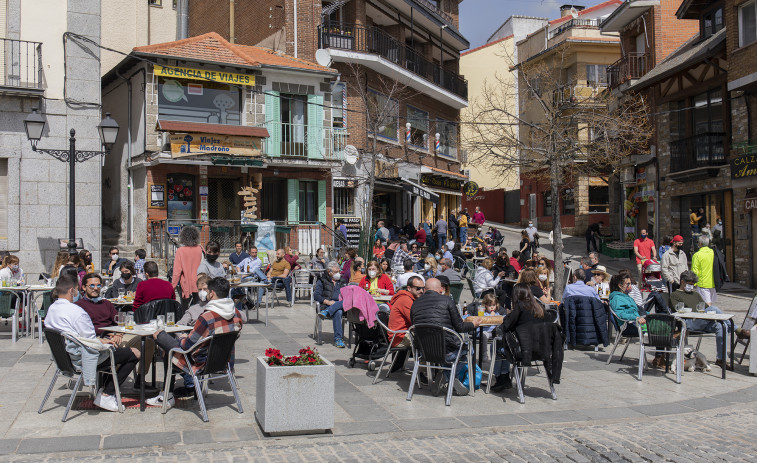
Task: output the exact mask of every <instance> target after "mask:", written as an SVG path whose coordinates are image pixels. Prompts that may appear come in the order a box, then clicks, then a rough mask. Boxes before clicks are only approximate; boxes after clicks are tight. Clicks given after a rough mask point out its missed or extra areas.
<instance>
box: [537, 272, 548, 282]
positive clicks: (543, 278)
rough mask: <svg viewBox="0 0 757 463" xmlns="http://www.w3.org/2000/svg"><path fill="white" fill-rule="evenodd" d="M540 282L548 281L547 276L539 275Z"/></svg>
mask: <svg viewBox="0 0 757 463" xmlns="http://www.w3.org/2000/svg"><path fill="white" fill-rule="evenodd" d="M539 280H541V281H547V275H545V274H543V273H542V274H541V275H539Z"/></svg>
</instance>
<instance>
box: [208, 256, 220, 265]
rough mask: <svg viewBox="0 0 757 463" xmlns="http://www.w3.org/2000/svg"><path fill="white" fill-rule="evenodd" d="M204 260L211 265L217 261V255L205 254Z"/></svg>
mask: <svg viewBox="0 0 757 463" xmlns="http://www.w3.org/2000/svg"><path fill="white" fill-rule="evenodd" d="M205 259H207V261H208V262H210V263H211V264H212V263H213V262H215V261H216V260H217V259H218V254H205Z"/></svg>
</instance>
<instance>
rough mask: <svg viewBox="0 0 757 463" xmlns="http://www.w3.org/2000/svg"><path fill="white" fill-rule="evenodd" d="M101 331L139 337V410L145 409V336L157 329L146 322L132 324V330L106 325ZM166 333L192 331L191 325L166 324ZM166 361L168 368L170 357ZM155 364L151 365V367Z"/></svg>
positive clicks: (150, 334)
mask: <svg viewBox="0 0 757 463" xmlns="http://www.w3.org/2000/svg"><path fill="white" fill-rule="evenodd" d="M101 329H102V331H110V332H113V333H122V334H133V335H136V336H139V337H140V339H141V342H140V344H139V410H140V411H142V412H143V411H145V362H146V361H147V360H148V359H145V338H147V337H148V336H152V335H153V333H155V332H156V331H158V330H157V329H156V328H152V325H151V324H149V323H147V324H144V325H136V324H135V325H134V329H133V330H127V329H126V327H125V326H106V327H105V328H101ZM163 330H164V331H165V332H166V333H180V332H182V331H192V327H191V326H184V325H174V326H166V327H165V328H164V329H163ZM166 362H169V368H171V366H170V362H171V359H168V358H167V359H166ZM154 368H155V366H153V369H154ZM113 380H114V381H117V380H116V378H113Z"/></svg>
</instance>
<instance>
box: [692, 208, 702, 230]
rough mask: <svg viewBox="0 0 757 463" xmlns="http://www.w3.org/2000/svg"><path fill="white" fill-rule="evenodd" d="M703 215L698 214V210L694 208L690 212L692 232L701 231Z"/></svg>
mask: <svg viewBox="0 0 757 463" xmlns="http://www.w3.org/2000/svg"><path fill="white" fill-rule="evenodd" d="M701 219H702V217H701V216H700V215H699V214H697V210H696V209H694V208H692V209H691V214H689V225H690V226H691V233H699V221H700V220H701Z"/></svg>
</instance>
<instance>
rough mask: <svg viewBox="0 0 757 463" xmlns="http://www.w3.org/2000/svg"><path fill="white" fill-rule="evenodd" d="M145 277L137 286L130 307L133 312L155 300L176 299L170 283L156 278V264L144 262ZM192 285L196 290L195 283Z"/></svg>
mask: <svg viewBox="0 0 757 463" xmlns="http://www.w3.org/2000/svg"><path fill="white" fill-rule="evenodd" d="M145 276H147V279H146V280H145V281H143V282H141V283H139V284H138V285H137V293H136V294H135V295H134V305H133V306H132V307H134V310H137V309H138V308H139V307H140V306H142V305H143V304H147V303H148V302H150V301H154V300H156V299H176V292H175V291H174V287H173V286H172V285H171V283H169V282H168V281H166V280H164V279H162V278H160V277H159V276H158V264H156V263H155V262H153V261H148V262H145ZM194 283H195V285H194V287H195V288H197V282H196V281H195V282H194Z"/></svg>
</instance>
